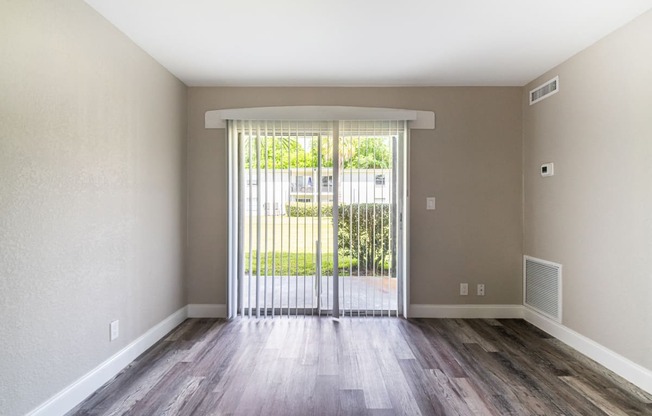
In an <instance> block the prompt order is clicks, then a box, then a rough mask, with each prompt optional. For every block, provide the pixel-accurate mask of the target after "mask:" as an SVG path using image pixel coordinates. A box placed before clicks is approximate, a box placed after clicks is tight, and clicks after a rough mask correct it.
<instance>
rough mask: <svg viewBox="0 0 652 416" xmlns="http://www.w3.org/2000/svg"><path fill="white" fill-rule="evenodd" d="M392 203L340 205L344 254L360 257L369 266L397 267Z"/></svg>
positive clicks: (339, 235) (340, 245)
mask: <svg viewBox="0 0 652 416" xmlns="http://www.w3.org/2000/svg"><path fill="white" fill-rule="evenodd" d="M391 210H392V207H391V205H389V204H351V205H340V207H339V209H338V216H339V220H338V230H337V237H338V241H339V252H340V255H343V256H347V257H351V258H353V259H356V260H358V262H359V267H360V268H361V269H363V270H364V269H365V268H366V269H367V270H375V271H382V270H385V271H387V270H393V269H394V264H393V259H394V257H393V256H392V248H391V245H390V237H392V236H391V234H390V233H391V230H390V227H389V226H390V221H389V218H390V213H391Z"/></svg>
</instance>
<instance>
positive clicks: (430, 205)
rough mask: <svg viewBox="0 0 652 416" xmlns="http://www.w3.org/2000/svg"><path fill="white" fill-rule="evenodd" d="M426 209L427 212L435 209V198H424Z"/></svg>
mask: <svg viewBox="0 0 652 416" xmlns="http://www.w3.org/2000/svg"><path fill="white" fill-rule="evenodd" d="M426 209H427V210H434V209H435V197H434V196H429V197H428V198H426Z"/></svg>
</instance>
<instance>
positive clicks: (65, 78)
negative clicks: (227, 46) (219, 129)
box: [0, 0, 186, 416]
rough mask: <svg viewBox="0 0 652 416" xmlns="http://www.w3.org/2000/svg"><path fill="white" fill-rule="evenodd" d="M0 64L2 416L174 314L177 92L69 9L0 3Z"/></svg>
mask: <svg viewBox="0 0 652 416" xmlns="http://www.w3.org/2000/svg"><path fill="white" fill-rule="evenodd" d="M0 51H2V54H1V56H2V57H1V58H0V91H1V93H0V317H2V319H0V415H3V416H13V415H20V414H24V413H26V412H28V411H30V410H31V409H33V408H35V407H36V406H38V405H39V404H41V403H42V402H43V401H45V400H46V399H48V398H49V397H51V396H52V395H54V394H56V393H57V392H59V391H60V390H61V389H63V388H64V387H66V386H68V385H69V384H70V383H72V382H74V381H75V380H76V379H77V378H78V377H80V376H82V375H84V374H85V373H87V372H88V371H90V370H91V369H93V368H94V367H96V366H97V365H98V364H100V363H101V362H102V361H104V360H105V359H107V358H108V357H110V356H111V355H112V354H114V353H116V352H117V351H119V350H120V349H121V348H123V347H125V346H126V345H127V344H129V343H130V342H131V341H133V340H134V339H135V338H137V337H138V336H140V335H142V334H143V333H144V332H145V331H146V330H148V329H149V328H150V327H152V326H153V325H155V324H157V323H158V322H160V321H161V320H162V319H164V318H165V317H167V316H168V315H170V314H171V313H173V312H175V311H176V310H177V309H178V308H180V307H182V306H183V305H185V300H186V299H185V292H184V280H183V270H184V267H185V265H184V261H183V260H184V250H185V248H184V244H185V228H186V224H185V185H184V183H185V152H186V150H185V146H186V144H185V143H186V141H185V136H186V88H185V86H184V85H183V84H182V83H181V82H179V81H178V80H177V79H176V78H174V77H172V76H171V75H170V74H169V73H168V72H167V71H165V70H164V69H163V68H162V67H160V66H159V65H158V64H157V63H156V62H154V61H153V60H152V59H151V58H150V57H149V56H148V55H146V54H145V53H144V52H143V51H142V50H140V49H139V48H137V47H136V46H135V45H133V43H131V42H130V41H129V40H128V39H127V38H126V37H125V36H124V35H122V34H121V33H120V32H118V31H117V30H116V29H115V28H114V27H113V26H111V25H110V24H109V23H108V22H106V21H105V20H104V19H103V18H101V17H100V16H99V15H97V14H96V13H95V12H94V11H93V10H92V9H91V8H90V7H88V6H87V5H86V4H85V3H83V2H82V1H76V0H74V1H73V0H71V1H54V2H53V1H47V0H43V1H31V0H25V1H2V2H0ZM114 319H119V320H120V337H119V338H118V339H117V340H116V341H113V342H109V322H110V321H112V320H114Z"/></svg>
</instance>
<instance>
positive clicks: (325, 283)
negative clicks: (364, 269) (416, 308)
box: [243, 275, 398, 314]
mask: <svg viewBox="0 0 652 416" xmlns="http://www.w3.org/2000/svg"><path fill="white" fill-rule="evenodd" d="M250 281H251V284H250ZM243 283H244V285H243V286H244V287H243V294H244V296H243V297H244V307H245V308H248V307H249V305H251V306H252V307H256V305H260V307H267V308H271V307H272V305H273V306H274V308H279V307H281V308H287V307H288V306H289V307H290V308H291V309H294V308H299V309H305V308H308V309H312V308H316V307H317V284H316V283H317V282H316V281H315V276H299V277H298V278H297V277H296V276H276V277H274V278H272V277H271V276H267V278H265V277H262V276H261V278H260V284H259V292H258V294H259V295H258V300H256V276H251V278H250V277H249V276H248V275H245V278H244V282H243ZM396 283H397V282H396V279H395V278H390V277H356V276H354V277H349V276H344V277H343V276H340V308H342V309H343V310H345V311H358V310H376V311H381V310H382V311H387V310H391V311H396V310H397V301H398V291H397V287H396ZM250 286H251V291H250V290H249V287H250ZM321 287H322V290H321V293H322V295H321V307H322V309H331V306H332V303H333V301H332V299H333V277H332V276H324V277H322V282H321ZM265 293H267V296H266V297H265ZM272 295H273V300H272ZM354 314H355V313H354Z"/></svg>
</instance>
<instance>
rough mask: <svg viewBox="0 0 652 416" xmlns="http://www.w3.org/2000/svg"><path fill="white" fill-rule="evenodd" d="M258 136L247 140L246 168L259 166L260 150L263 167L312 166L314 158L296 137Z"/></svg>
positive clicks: (245, 144) (245, 147) (245, 146)
mask: <svg viewBox="0 0 652 416" xmlns="http://www.w3.org/2000/svg"><path fill="white" fill-rule="evenodd" d="M257 139H258V138H257V137H252V138H250V139H247V140H245V143H244V148H243V153H244V160H245V169H249V168H256V167H258V151H260V155H261V158H260V166H259V167H260V168H261V169H265V168H267V169H272V168H276V169H287V168H289V167H292V168H297V167H299V168H303V167H312V166H313V163H314V161H313V158H312V156H311V155H310V154H309V153H307V152H306V151H305V149H304V148H303V146H301V144H300V143H299V142H297V141H296V140H295V139H291V138H288V137H279V138H272V137H261V138H260V141H259V143H257V141H258V140H257Z"/></svg>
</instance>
